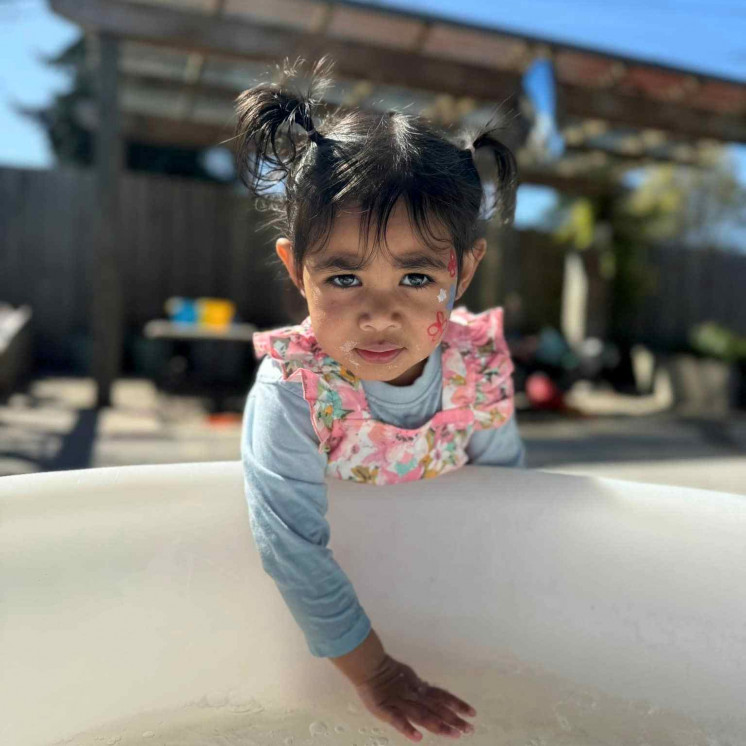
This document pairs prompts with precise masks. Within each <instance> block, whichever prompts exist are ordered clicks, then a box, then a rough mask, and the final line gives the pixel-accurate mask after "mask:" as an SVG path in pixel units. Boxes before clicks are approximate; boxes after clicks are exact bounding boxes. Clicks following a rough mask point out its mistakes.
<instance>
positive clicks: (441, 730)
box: [355, 655, 477, 741]
mask: <svg viewBox="0 0 746 746" xmlns="http://www.w3.org/2000/svg"><path fill="white" fill-rule="evenodd" d="M355 689H356V691H357V693H358V695H359V696H360V699H361V700H362V701H363V703H364V704H365V706H366V707H367V708H368V710H370V712H372V713H373V714H374V715H375V716H376V717H377V718H379V719H381V720H383V721H384V722H386V723H389V724H390V725H392V726H393V727H394V728H396V729H397V730H398V731H399V732H400V733H403V734H404V735H405V736H406V737H407V738H409V739H410V740H412V741H419V740H420V739H421V738H422V734H421V733H420V732H419V731H418V730H417V729H416V728H414V727H413V726H412V724H411V723H410V720H411V721H412V722H414V723H417V724H418V725H422V726H424V727H425V728H427V729H428V730H429V731H431V732H432V733H438V734H442V735H447V736H450V737H452V738H460V737H461V733H460V731H463V732H464V733H473V732H474V728H473V726H471V725H470V724H469V723H467V722H466V721H465V720H462V719H461V718H460V717H459V716H458V715H457V714H456V713H457V712H461V713H463V714H464V715H471V716H472V717H473V716H474V715H476V714H477V713H476V711H475V710H474V708H472V707H470V706H469V705H468V704H466V702H464V701H463V700H460V699H459V698H458V697H454V696H453V695H452V694H450V693H449V692H447V691H445V690H444V689H440V688H438V687H435V686H430V685H429V684H427V683H426V682H424V681H422V679H420V678H419V676H417V674H416V673H415V672H414V671H413V670H412V668H410V667H409V666H407V665H405V664H404V663H400V662H399V661H397V660H394V659H393V658H392V657H391V656H389V655H387V656H386V657H385V659H384V661H383V663H382V665H381V666H380V667H379V668H378V670H377V671H376V673H375V674H374V675H373V676H371V678H369V679H368V680H367V681H364V682H363V683H361V684H357V685H356V686H355Z"/></svg>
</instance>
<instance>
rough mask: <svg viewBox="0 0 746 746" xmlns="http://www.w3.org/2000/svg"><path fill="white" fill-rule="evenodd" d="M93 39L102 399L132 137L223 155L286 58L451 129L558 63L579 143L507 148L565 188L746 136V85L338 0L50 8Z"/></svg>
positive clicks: (180, 0) (519, 136)
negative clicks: (121, 176)
mask: <svg viewBox="0 0 746 746" xmlns="http://www.w3.org/2000/svg"><path fill="white" fill-rule="evenodd" d="M50 4H51V7H52V9H53V10H54V11H56V12H57V13H59V14H60V15H62V16H64V17H66V18H67V19H69V20H71V21H73V22H74V23H76V24H78V25H79V26H80V27H81V28H82V29H83V30H84V31H85V33H86V34H87V37H88V38H87V41H88V42H89V43H88V44H87V45H86V48H87V54H88V56H89V57H88V59H87V61H86V64H87V65H89V66H90V67H91V69H93V70H95V71H96V72H97V80H98V82H99V85H98V105H97V106H96V107H93V108H89V109H86V108H85V107H81V110H80V111H79V112H78V116H79V118H80V120H81V123H84V124H85V125H86V126H89V127H90V128H92V129H95V130H96V131H97V133H98V137H97V157H96V161H97V172H98V175H99V180H100V195H101V204H100V206H99V233H98V236H99V239H98V244H97V252H96V257H97V259H96V266H95V268H94V269H95V275H94V276H95V277H96V278H97V284H96V286H95V287H94V289H93V333H94V376H95V378H96V381H97V386H98V406H99V407H103V406H109V405H110V391H111V385H112V383H113V381H114V380H115V378H116V376H117V374H118V372H119V367H120V359H121V348H122V331H121V299H120V291H119V289H118V281H117V272H116V266H115V264H114V259H113V257H114V254H113V245H114V244H113V242H114V241H115V240H116V235H117V233H116V225H117V214H116V212H117V207H116V205H117V182H118V173H119V171H120V169H121V141H122V135H123V134H124V135H126V136H127V137H129V138H132V139H136V140H137V141H139V142H152V143H163V144H172V145H188V146H202V147H209V146H216V145H219V144H221V143H224V142H225V141H226V140H228V139H229V138H230V137H231V136H232V134H233V121H234V119H233V117H234V112H233V103H234V100H235V98H236V96H237V95H238V93H240V91H242V90H244V89H245V88H248V87H250V86H252V85H254V84H256V83H258V82H260V81H263V80H268V79H270V78H271V75H272V64H273V63H276V62H279V61H281V60H282V59H284V58H285V57H288V58H290V59H291V60H292V59H295V58H296V57H303V58H305V59H307V60H315V59H318V58H320V57H321V56H322V55H325V54H326V55H330V56H331V57H332V58H333V60H334V62H335V66H334V78H335V85H334V87H333V88H332V89H330V90H329V91H328V92H327V94H326V95H325V104H326V105H328V106H330V107H334V108H336V107H339V106H342V107H347V106H356V107H362V108H369V109H374V110H381V111H387V110H390V109H401V108H402V107H407V110H408V111H412V112H420V113H423V114H426V115H427V116H429V117H431V118H433V119H435V120H437V121H440V122H442V123H444V124H468V123H475V124H481V123H483V122H484V121H485V120H486V119H487V118H488V117H489V115H490V114H491V113H492V112H493V111H494V108H495V105H499V107H500V111H501V113H502V114H503V116H504V118H505V120H506V122H508V123H511V122H512V123H514V124H515V123H521V122H522V123H525V122H526V109H525V107H526V98H525V96H524V94H523V93H522V82H523V76H524V73H525V71H526V70H527V69H528V67H529V66H530V65H531V64H532V63H533V62H534V61H535V60H537V59H546V60H549V61H551V63H552V67H553V72H554V78H555V83H556V97H557V122H558V125H559V130H560V133H561V134H562V136H563V139H564V143H565V149H564V153H563V154H562V156H561V157H559V158H556V159H554V160H547V159H546V158H544V157H541V154H537V152H535V151H534V150H532V148H530V147H529V146H528V144H527V143H526V139H525V127H524V128H523V130H522V131H521V132H519V131H517V130H518V128H516V127H514V129H513V131H509V132H508V135H507V137H506V139H507V140H508V142H509V144H510V145H511V146H512V147H513V149H514V150H515V152H516V153H517V157H518V162H519V166H520V177H521V182H522V183H534V184H543V185H547V186H551V187H554V188H556V189H558V190H560V191H563V192H570V193H579V194H598V193H605V192H609V191H611V190H614V189H615V187H616V185H618V183H619V180H620V178H621V176H622V175H623V174H624V172H626V171H627V170H629V169H631V168H637V167H640V166H644V165H648V164H651V163H655V162H661V161H662V162H669V163H678V164H685V165H689V166H693V167H707V166H708V165H710V164H712V163H713V161H714V160H715V159H716V158H717V157H718V155H719V152H720V149H721V147H722V146H723V145H724V144H726V143H738V142H746V85H744V84H743V83H739V82H736V81H732V80H725V79H721V78H715V77H712V76H706V75H701V74H699V73H696V72H692V71H688V70H681V69H676V68H672V67H666V66H662V65H658V64H653V63H649V62H645V61H642V60H635V59H631V58H627V57H622V56H615V55H609V54H605V53H601V52H598V51H595V50H592V49H586V48H582V47H578V46H573V45H568V44H564V43H559V42H556V41H553V40H550V39H543V38H539V37H533V36H528V35H523V34H516V33H511V32H507V31H505V30H502V29H498V28H485V27H479V26H474V25H468V24H462V23H456V22H455V21H452V20H447V19H444V18H439V17H435V16H431V15H423V14H414V13H405V12H400V11H396V10H393V9H388V8H386V9H384V8H381V7H380V6H373V5H366V4H363V3H353V2H349V1H336V0H335V1H334V2H328V1H325V0H50Z"/></svg>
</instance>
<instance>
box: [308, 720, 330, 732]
mask: <svg viewBox="0 0 746 746" xmlns="http://www.w3.org/2000/svg"><path fill="white" fill-rule="evenodd" d="M308 730H310V731H311V735H312V736H325V735H326V734H327V733H328V732H329V728H327V727H326V723H323V722H321V721H320V720H316V721H315V722H313V723H311V725H310V726H309V728H308Z"/></svg>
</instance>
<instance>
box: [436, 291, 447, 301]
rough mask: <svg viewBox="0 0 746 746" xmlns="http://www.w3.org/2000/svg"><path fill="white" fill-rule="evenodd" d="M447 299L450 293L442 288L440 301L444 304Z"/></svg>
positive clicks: (439, 294) (439, 296)
mask: <svg viewBox="0 0 746 746" xmlns="http://www.w3.org/2000/svg"><path fill="white" fill-rule="evenodd" d="M447 297H448V293H446V291H445V288H441V289H440V292H439V293H438V301H439V302H440V303H442V302H443V301H444V300H445V299H446V298H447Z"/></svg>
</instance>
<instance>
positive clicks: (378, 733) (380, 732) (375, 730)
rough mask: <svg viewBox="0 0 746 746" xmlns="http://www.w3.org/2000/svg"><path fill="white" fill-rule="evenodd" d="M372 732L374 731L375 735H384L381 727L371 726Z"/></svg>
mask: <svg viewBox="0 0 746 746" xmlns="http://www.w3.org/2000/svg"><path fill="white" fill-rule="evenodd" d="M370 732H371V733H372V734H373V735H374V736H382V735H383V731H382V730H381V729H380V728H371V729H370Z"/></svg>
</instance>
